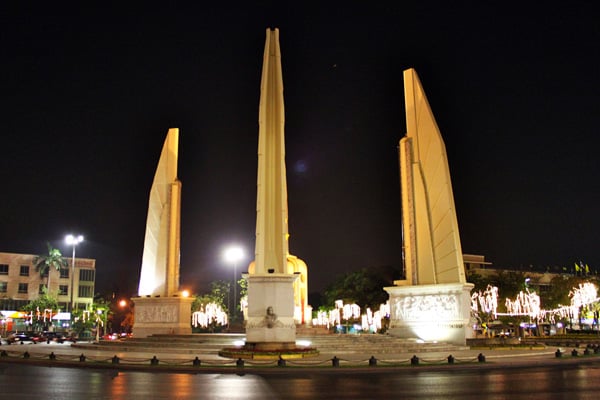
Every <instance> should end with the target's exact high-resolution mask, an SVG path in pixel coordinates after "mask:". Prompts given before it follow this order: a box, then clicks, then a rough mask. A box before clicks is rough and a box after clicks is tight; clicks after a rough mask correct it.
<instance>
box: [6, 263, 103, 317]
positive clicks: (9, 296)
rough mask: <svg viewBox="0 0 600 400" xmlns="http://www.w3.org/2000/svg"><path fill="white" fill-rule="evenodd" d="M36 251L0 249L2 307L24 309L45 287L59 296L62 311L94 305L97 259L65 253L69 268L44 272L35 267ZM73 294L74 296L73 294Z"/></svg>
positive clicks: (52, 293)
mask: <svg viewBox="0 0 600 400" xmlns="http://www.w3.org/2000/svg"><path fill="white" fill-rule="evenodd" d="M36 257H37V255H32V254H17V253H1V252H0V310H21V309H22V308H23V307H24V306H25V305H26V304H28V303H29V302H30V301H31V300H35V299H37V298H38V297H39V296H40V295H41V294H43V293H44V292H45V290H46V286H47V284H48V279H49V282H50V287H49V288H48V293H50V294H51V295H54V296H56V298H57V299H58V303H59V306H60V308H61V311H71V301H72V302H73V309H86V308H89V306H91V305H92V303H93V300H94V290H95V281H96V260H94V259H90V258H75V268H74V269H73V268H72V267H73V266H72V261H73V259H72V258H69V257H65V260H66V261H67V262H68V266H67V267H66V268H61V269H60V271H57V270H55V269H51V270H50V271H47V272H46V273H45V274H44V275H40V272H39V271H36V268H35V264H34V260H35V258H36ZM72 271H74V272H75V273H74V274H73V276H71V274H72ZM71 295H72V297H71Z"/></svg>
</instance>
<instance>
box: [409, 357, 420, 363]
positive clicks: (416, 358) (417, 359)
mask: <svg viewBox="0 0 600 400" xmlns="http://www.w3.org/2000/svg"><path fill="white" fill-rule="evenodd" d="M410 365H419V357H417V356H416V355H414V356H412V358H411V359H410Z"/></svg>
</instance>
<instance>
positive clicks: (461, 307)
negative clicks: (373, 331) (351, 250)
mask: <svg viewBox="0 0 600 400" xmlns="http://www.w3.org/2000/svg"><path fill="white" fill-rule="evenodd" d="M472 289H473V284H471V283H466V284H462V283H450V284H439V285H416V286H391V287H386V288H384V290H385V291H386V292H388V293H389V295H390V327H389V330H388V333H389V334H390V335H392V336H397V337H400V338H405V339H420V340H423V341H426V342H435V341H437V342H445V343H452V344H456V345H462V346H464V345H465V344H466V340H467V338H471V337H472V336H473V328H472V326H471V323H470V320H471V295H470V293H471V290H472Z"/></svg>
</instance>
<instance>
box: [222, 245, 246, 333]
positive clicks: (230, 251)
mask: <svg viewBox="0 0 600 400" xmlns="http://www.w3.org/2000/svg"><path fill="white" fill-rule="evenodd" d="M224 255H225V261H227V262H228V263H231V264H233V313H232V315H233V317H235V315H236V312H235V310H236V307H237V288H236V279H237V263H238V262H239V261H240V260H241V259H242V258H244V249H242V248H241V247H240V246H230V247H228V248H227V249H226V250H225V254H224ZM230 312H231V311H230ZM233 317H232V318H231V320H232V321H233V319H234V318H233ZM232 321H230V326H231V322H232Z"/></svg>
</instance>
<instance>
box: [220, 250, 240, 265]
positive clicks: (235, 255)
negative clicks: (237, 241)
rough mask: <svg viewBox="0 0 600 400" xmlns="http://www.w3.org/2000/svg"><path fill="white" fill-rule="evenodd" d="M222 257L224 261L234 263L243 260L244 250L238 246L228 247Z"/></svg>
mask: <svg viewBox="0 0 600 400" xmlns="http://www.w3.org/2000/svg"><path fill="white" fill-rule="evenodd" d="M223 256H224V257H225V261H227V262H230V263H236V262H238V261H240V260H241V259H242V258H244V250H243V249H242V248H241V247H239V246H232V247H228V248H227V249H226V250H225V253H223Z"/></svg>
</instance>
